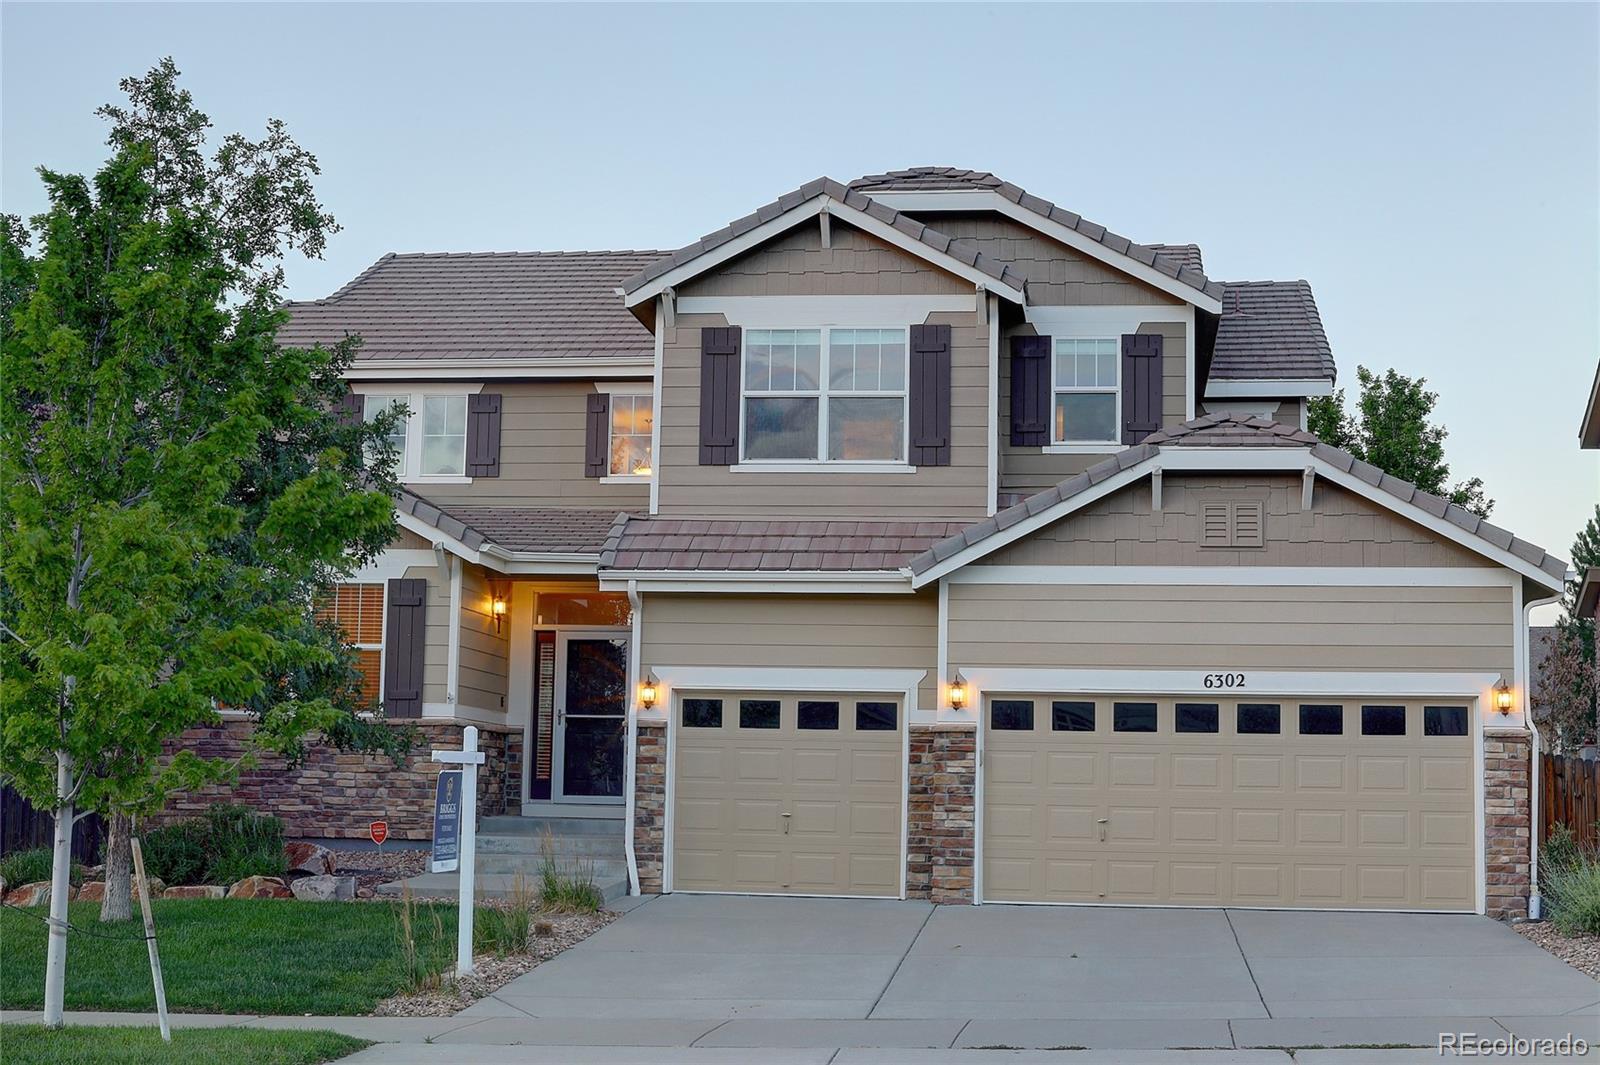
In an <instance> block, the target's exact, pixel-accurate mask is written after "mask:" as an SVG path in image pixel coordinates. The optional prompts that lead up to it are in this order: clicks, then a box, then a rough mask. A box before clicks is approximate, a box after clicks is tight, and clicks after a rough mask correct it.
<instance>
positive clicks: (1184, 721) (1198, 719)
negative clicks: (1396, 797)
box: [1173, 703, 1218, 732]
mask: <svg viewBox="0 0 1600 1065" xmlns="http://www.w3.org/2000/svg"><path fill="white" fill-rule="evenodd" d="M1217 722H1218V713H1217V704H1216V703H1179V704H1178V706H1177V710H1176V712H1175V713H1174V715H1173V729H1174V731H1176V732H1216V731H1217V728H1218V723H1217Z"/></svg>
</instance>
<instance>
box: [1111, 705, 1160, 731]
mask: <svg viewBox="0 0 1600 1065" xmlns="http://www.w3.org/2000/svg"><path fill="white" fill-rule="evenodd" d="M1111 728H1112V730H1113V731H1116V732H1154V731H1156V704H1155V703H1116V704H1114V705H1113V706H1112V708H1111Z"/></svg>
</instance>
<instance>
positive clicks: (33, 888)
mask: <svg viewBox="0 0 1600 1065" xmlns="http://www.w3.org/2000/svg"><path fill="white" fill-rule="evenodd" d="M77 895H78V891H77V889H76V888H73V887H68V888H67V898H69V899H73V898H76V897H77ZM49 901H50V881H48V880H37V881H35V882H34V883H32V884H23V885H22V886H21V887H19V888H13V889H12V890H11V891H8V892H6V895H5V902H6V905H7V906H43V905H45V904H46V903H48V902H49Z"/></svg>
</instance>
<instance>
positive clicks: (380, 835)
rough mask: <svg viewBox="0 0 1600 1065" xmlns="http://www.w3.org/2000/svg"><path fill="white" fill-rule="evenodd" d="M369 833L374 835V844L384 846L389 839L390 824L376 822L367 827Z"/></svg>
mask: <svg viewBox="0 0 1600 1065" xmlns="http://www.w3.org/2000/svg"><path fill="white" fill-rule="evenodd" d="M367 831H368V832H369V833H370V834H371V835H372V842H374V843H377V844H382V843H383V841H384V840H386V839H388V838H389V822H387V821H374V822H372V824H370V825H368V826H367Z"/></svg>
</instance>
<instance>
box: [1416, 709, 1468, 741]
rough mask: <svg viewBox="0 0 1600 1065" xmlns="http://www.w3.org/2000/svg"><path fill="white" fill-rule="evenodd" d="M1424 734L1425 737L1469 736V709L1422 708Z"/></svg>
mask: <svg viewBox="0 0 1600 1065" xmlns="http://www.w3.org/2000/svg"><path fill="white" fill-rule="evenodd" d="M1422 734H1423V735H1424V736H1465V735H1466V734H1467V708H1466V707H1464V706H1424V707H1423V708H1422Z"/></svg>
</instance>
